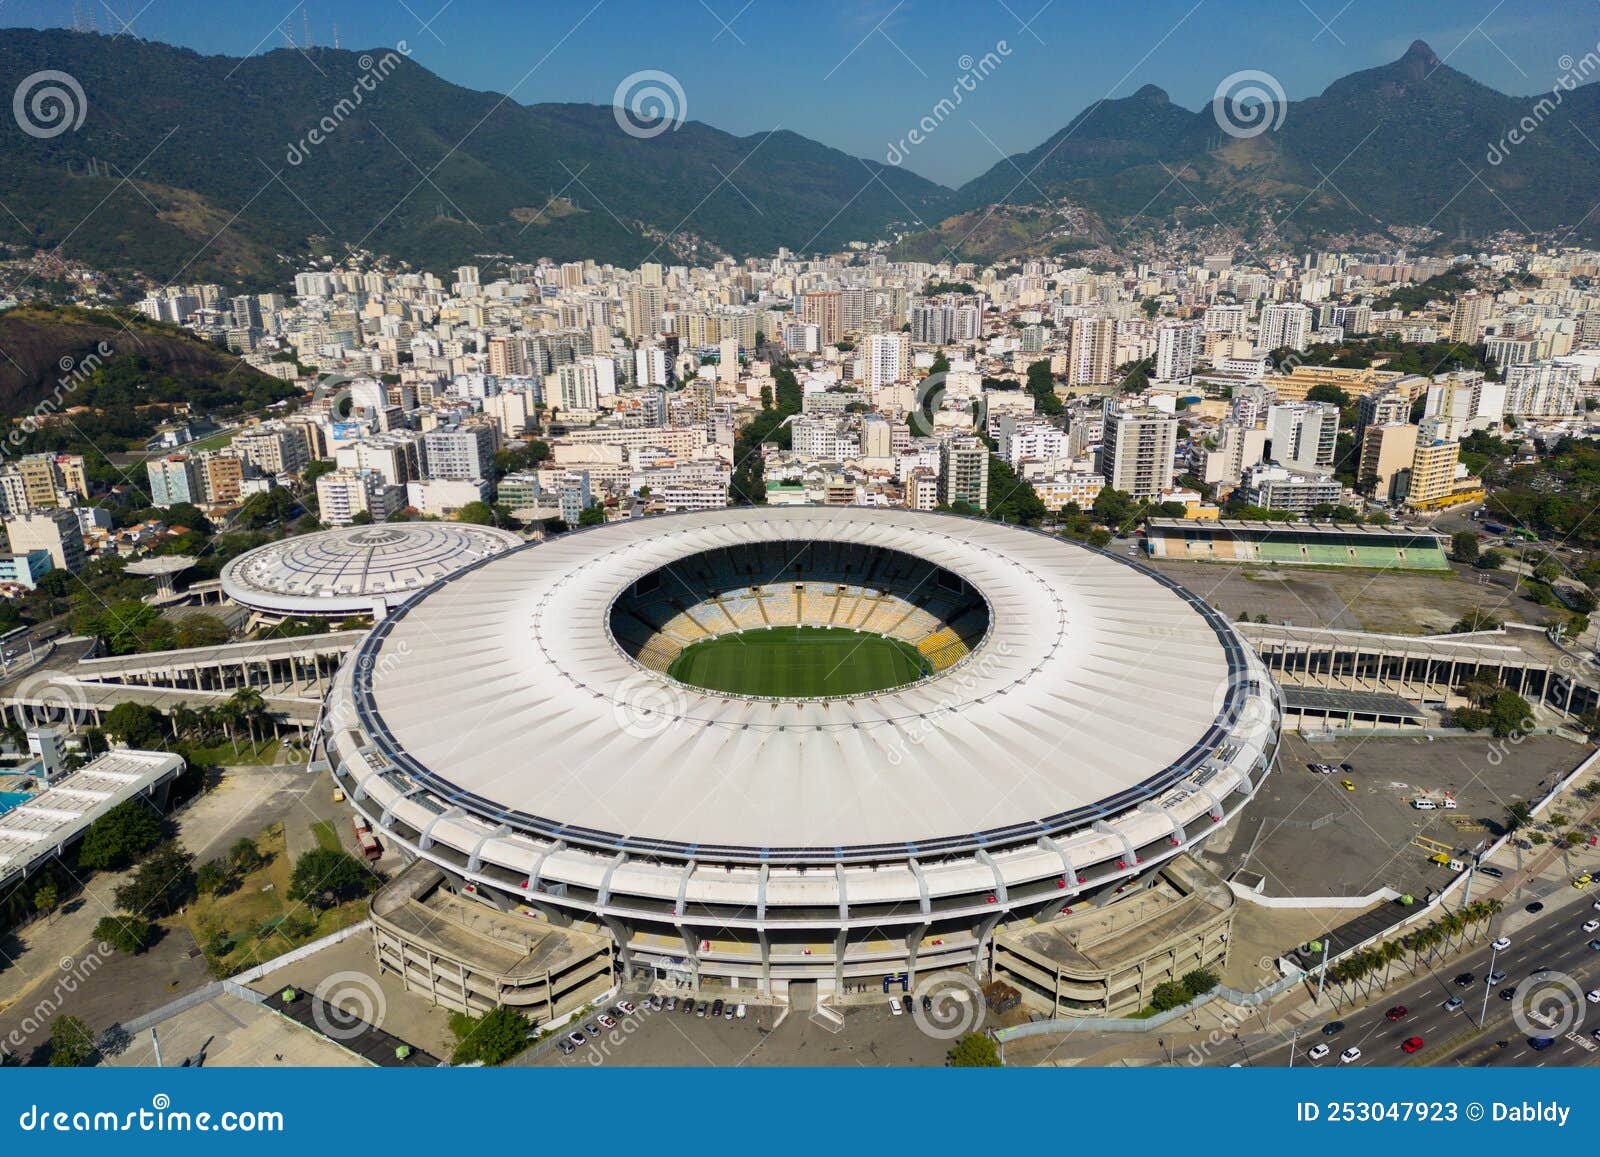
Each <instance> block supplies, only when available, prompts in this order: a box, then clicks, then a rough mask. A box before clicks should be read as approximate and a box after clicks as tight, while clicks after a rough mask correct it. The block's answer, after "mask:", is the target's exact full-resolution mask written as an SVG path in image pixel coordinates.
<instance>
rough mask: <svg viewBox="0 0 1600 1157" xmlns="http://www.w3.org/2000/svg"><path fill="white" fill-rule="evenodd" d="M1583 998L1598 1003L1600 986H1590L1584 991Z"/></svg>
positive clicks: (1599, 1000)
mask: <svg viewBox="0 0 1600 1157" xmlns="http://www.w3.org/2000/svg"><path fill="white" fill-rule="evenodd" d="M1583 998H1584V999H1585V1000H1587V1001H1588V1002H1589V1003H1590V1004H1600V988H1591V989H1590V990H1589V991H1588V992H1586V993H1584V995H1583Z"/></svg>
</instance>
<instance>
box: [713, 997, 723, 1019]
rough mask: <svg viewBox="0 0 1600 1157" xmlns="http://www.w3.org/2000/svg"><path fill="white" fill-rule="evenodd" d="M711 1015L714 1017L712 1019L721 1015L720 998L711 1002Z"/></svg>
mask: <svg viewBox="0 0 1600 1157" xmlns="http://www.w3.org/2000/svg"><path fill="white" fill-rule="evenodd" d="M711 1015H712V1016H714V1017H716V1016H721V1015H722V998H721V997H718V998H717V999H716V1000H713V1001H712V1002H711Z"/></svg>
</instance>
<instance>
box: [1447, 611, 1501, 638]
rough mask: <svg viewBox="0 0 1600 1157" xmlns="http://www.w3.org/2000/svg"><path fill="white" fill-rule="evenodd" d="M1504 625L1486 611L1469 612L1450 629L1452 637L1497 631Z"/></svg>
mask: <svg viewBox="0 0 1600 1157" xmlns="http://www.w3.org/2000/svg"><path fill="white" fill-rule="evenodd" d="M1504 625H1505V624H1504V623H1502V622H1501V621H1500V620H1499V619H1497V618H1495V617H1494V616H1493V615H1491V614H1489V612H1487V611H1479V610H1471V611H1468V612H1467V613H1466V614H1464V615H1462V616H1461V617H1460V618H1459V619H1457V620H1456V625H1455V626H1453V627H1451V628H1450V633H1451V634H1452V635H1470V634H1472V633H1473V632H1475V631H1498V630H1499V629H1500V628H1501V627H1502V626H1504Z"/></svg>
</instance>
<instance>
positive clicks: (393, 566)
mask: <svg viewBox="0 0 1600 1157" xmlns="http://www.w3.org/2000/svg"><path fill="white" fill-rule="evenodd" d="M521 543H522V539H521V538H520V537H518V536H517V535H515V534H513V533H511V532H510V531H509V530H499V529H496V528H495V527H491V526H474V525H471V524H468V523H459V522H395V523H382V524H378V525H374V526H349V527H344V528H341V529H338V530H325V531H320V532H318V533H316V534H306V535H301V536H299V537H297V538H289V539H285V540H284V541H282V542H273V543H268V544H267V545H266V546H261V547H257V548H256V549H255V550H252V551H247V552H246V553H244V554H242V555H240V556H239V557H238V558H236V559H234V560H233V561H232V562H230V563H228V565H227V566H225V567H223V568H222V589H223V591H224V592H225V593H226V594H227V595H228V597H229V598H231V599H233V600H234V602H237V603H242V604H243V605H245V606H247V607H253V608H255V609H257V610H263V611H273V612H277V613H281V614H300V615H358V614H367V613H369V612H371V611H372V609H373V607H374V605H376V604H379V603H382V604H383V605H385V606H390V607H393V606H398V605H399V604H400V603H402V602H404V601H405V600H406V599H407V598H409V597H410V596H411V595H413V594H415V593H416V592H418V591H420V590H424V589H425V588H427V587H429V586H431V585H433V583H435V582H437V581H438V580H439V579H441V578H444V577H445V576H447V575H450V574H454V573H455V572H456V571H458V570H460V569H461V568H462V567H466V566H471V565H472V564H473V563H475V562H480V561H482V560H483V559H485V558H488V557H490V556H491V555H496V554H500V553H503V552H504V551H507V550H510V549H511V548H512V547H514V546H519V545H521Z"/></svg>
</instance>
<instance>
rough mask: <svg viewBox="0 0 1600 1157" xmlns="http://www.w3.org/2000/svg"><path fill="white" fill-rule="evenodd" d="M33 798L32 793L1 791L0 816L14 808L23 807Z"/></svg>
mask: <svg viewBox="0 0 1600 1157" xmlns="http://www.w3.org/2000/svg"><path fill="white" fill-rule="evenodd" d="M32 798H33V793H32V792H31V791H0V816H3V815H5V814H6V812H8V811H10V810H11V809H12V808H17V807H21V806H22V805H23V804H25V803H27V802H28V801H29V800H30V799H32Z"/></svg>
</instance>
